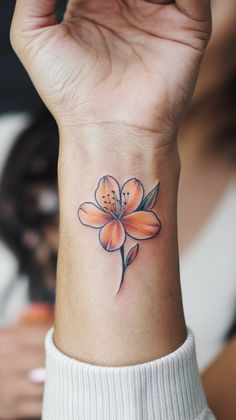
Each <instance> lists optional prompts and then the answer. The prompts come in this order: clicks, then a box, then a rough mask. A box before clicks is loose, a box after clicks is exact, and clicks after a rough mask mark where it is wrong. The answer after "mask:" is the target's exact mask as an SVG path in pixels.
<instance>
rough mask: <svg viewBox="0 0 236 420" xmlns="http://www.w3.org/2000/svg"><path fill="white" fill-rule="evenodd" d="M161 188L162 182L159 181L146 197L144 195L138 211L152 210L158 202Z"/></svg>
mask: <svg viewBox="0 0 236 420" xmlns="http://www.w3.org/2000/svg"><path fill="white" fill-rule="evenodd" d="M159 189H160V182H158V183H157V185H156V186H155V187H154V188H153V189H152V191H150V193H148V194H147V195H146V197H144V199H143V200H142V202H141V204H140V205H139V207H138V209H137V211H140V210H152V208H153V207H154V205H155V203H156V200H157V196H158V193H159Z"/></svg>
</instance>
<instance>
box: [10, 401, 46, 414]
mask: <svg viewBox="0 0 236 420" xmlns="http://www.w3.org/2000/svg"><path fill="white" fill-rule="evenodd" d="M16 414H17V418H24V419H36V418H37V419H38V418H40V417H41V414H42V399H39V400H38V399H35V400H29V401H27V400H26V401H20V402H19V403H18V404H17V407H16Z"/></svg>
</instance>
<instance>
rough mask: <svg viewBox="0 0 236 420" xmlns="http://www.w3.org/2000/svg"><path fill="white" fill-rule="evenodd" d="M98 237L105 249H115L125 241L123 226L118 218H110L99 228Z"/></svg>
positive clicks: (111, 250)
mask: <svg viewBox="0 0 236 420" xmlns="http://www.w3.org/2000/svg"><path fill="white" fill-rule="evenodd" d="M99 239H100V242H101V244H102V246H103V248H104V249H105V250H106V251H110V252H113V251H116V250H117V249H119V248H121V247H122V246H123V245H124V242H125V229H124V226H123V225H122V223H121V222H120V221H119V220H118V219H114V220H112V221H111V222H109V223H107V224H106V225H105V226H104V227H103V228H102V229H101V230H100V234H99Z"/></svg>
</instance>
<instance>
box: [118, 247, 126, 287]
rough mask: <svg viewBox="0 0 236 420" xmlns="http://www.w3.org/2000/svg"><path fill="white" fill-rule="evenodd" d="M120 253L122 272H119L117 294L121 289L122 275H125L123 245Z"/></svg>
mask: <svg viewBox="0 0 236 420" xmlns="http://www.w3.org/2000/svg"><path fill="white" fill-rule="evenodd" d="M120 255H121V263H122V274H121V281H120V286H119V289H118V291H117V295H118V293H119V291H120V289H121V286H122V284H123V281H124V275H125V253H124V245H123V246H122V247H121V248H120Z"/></svg>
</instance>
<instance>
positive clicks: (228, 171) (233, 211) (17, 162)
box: [0, 0, 236, 420]
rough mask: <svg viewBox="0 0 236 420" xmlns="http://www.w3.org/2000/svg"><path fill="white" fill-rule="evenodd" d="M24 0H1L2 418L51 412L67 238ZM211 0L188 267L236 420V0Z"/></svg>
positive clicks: (207, 371) (184, 144)
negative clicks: (50, 355) (50, 371)
mask: <svg viewBox="0 0 236 420" xmlns="http://www.w3.org/2000/svg"><path fill="white" fill-rule="evenodd" d="M65 4H66V1H65V0H59V2H58V7H57V13H58V20H59V21H60V19H61V18H62V16H63V12H64V9H65ZM14 5H15V0H2V2H1V6H0V7H1V12H0V40H1V42H0V63H1V64H0V420H5V419H10V420H17V419H29V418H31V419H39V418H40V411H41V403H42V393H43V383H44V337H45V334H46V332H47V331H48V329H49V328H50V326H51V325H52V324H53V317H54V313H53V304H54V297H55V293H54V290H55V269H56V259H57V243H58V195H57V155H58V131H57V126H56V124H55V121H54V120H53V118H52V116H51V115H50V114H49V112H48V111H47V110H46V109H45V107H44V105H43V103H42V101H41V99H40V98H39V96H38V94H37V92H36V91H35V89H34V87H33V85H32V83H31V81H30V79H29V77H28V76H27V74H26V72H25V70H24V68H23V66H22V65H21V63H20V61H19V60H18V58H17V57H16V55H15V54H14V52H13V50H12V48H11V46H10V41H9V28H10V22H11V18H12V14H13V10H14ZM212 6H213V24H214V25H213V36H212V40H211V42H210V45H209V47H208V50H207V53H206V56H205V58H204V62H203V65H202V69H201V74H200V78H199V81H198V85H197V88H196V92H195V95H194V98H193V101H192V104H191V107H190V108H189V111H188V113H187V114H186V117H185V120H184V122H183V124H182V127H181V130H180V134H179V139H178V144H179V151H180V155H181V160H182V174H181V179H180V190H179V216H178V217H179V244H180V268H181V283H182V290H183V301H184V310H185V316H186V321H187V324H188V325H189V326H190V327H191V328H192V329H193V331H194V333H195V336H196V345H197V357H198V362H199V368H200V370H201V373H202V378H203V384H204V387H205V390H206V394H207V398H208V401H209V404H210V406H211V407H212V409H213V411H214V412H215V413H217V418H218V419H220V420H221V419H222V420H235V419H236V402H235V401H236V399H235V396H234V395H233V390H235V389H236V380H235V378H236V367H235V366H236V363H235V358H236V343H235V331H236V328H235V325H236V323H235V320H236V220H235V219H236V217H235V216H236V54H235V51H236V27H235V18H236V4H235V0H227V3H226V2H222V0H215V1H214V2H212ZM227 369H228V370H227ZM219 395H221V397H220V398H219V397H218V396H219ZM144 420H145V419H144Z"/></svg>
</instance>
